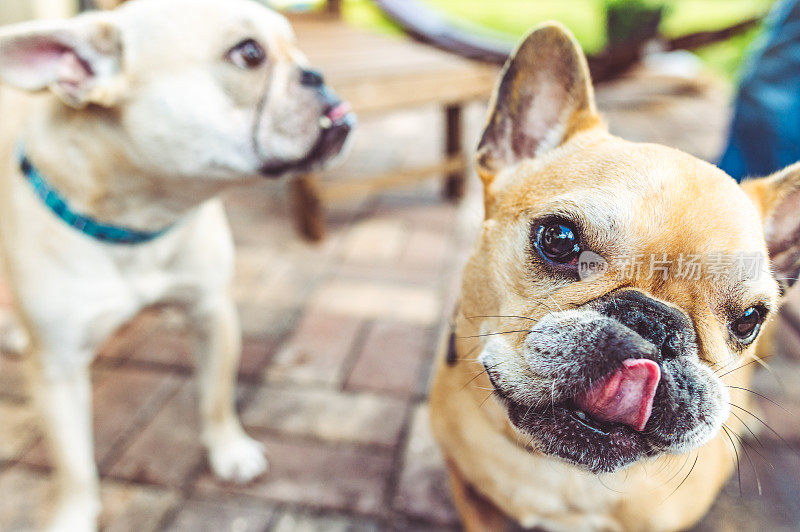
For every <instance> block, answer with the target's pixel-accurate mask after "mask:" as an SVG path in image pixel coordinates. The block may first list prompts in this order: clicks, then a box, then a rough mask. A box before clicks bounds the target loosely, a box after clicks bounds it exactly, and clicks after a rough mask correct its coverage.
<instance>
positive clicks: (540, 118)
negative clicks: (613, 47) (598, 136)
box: [477, 22, 599, 184]
mask: <svg viewBox="0 0 800 532" xmlns="http://www.w3.org/2000/svg"><path fill="white" fill-rule="evenodd" d="M598 122H599V117H598V116H597V112H596V110H595V106H594V93H593V91H592V83H591V79H590V76H589V68H588V66H587V64H586V58H585V57H584V55H583V52H582V51H581V49H580V46H579V45H578V43H577V42H576V41H575V38H574V37H573V36H572V34H571V33H570V32H569V30H567V29H566V28H565V27H564V26H562V25H561V24H558V23H555V22H548V23H546V24H544V25H542V26H539V27H538V28H536V29H535V30H534V31H532V32H531V33H530V34H528V36H527V37H525V39H524V40H523V41H522V43H521V44H520V45H519V47H518V48H517V50H516V51H515V52H514V53H513V54H512V55H511V57H510V58H509V59H508V61H507V62H506V65H505V68H504V69H503V74H502V78H501V80H500V84H499V85H498V86H497V89H496V90H495V94H494V97H493V100H492V103H491V111H490V112H489V120H488V122H487V124H486V128H485V129H484V131H483V137H482V138H481V141H480V144H479V145H478V155H477V161H478V171H479V173H480V175H481V178H482V179H483V180H484V182H490V181H491V180H492V179H493V177H494V175H495V174H496V173H497V172H499V171H500V170H502V169H503V168H504V167H506V166H508V165H511V164H514V163H516V162H519V161H521V160H523V159H530V158H534V157H536V156H538V155H541V154H542V153H544V152H545V151H547V150H549V149H552V148H555V147H556V146H558V145H560V144H561V143H562V142H564V141H565V140H567V139H568V138H569V137H570V136H571V135H572V134H574V133H575V132H577V131H580V130H582V129H585V128H588V127H591V126H593V125H596V124H597V123H598ZM487 184H488V183H487Z"/></svg>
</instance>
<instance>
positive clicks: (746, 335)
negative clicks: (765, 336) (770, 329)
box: [731, 305, 767, 344]
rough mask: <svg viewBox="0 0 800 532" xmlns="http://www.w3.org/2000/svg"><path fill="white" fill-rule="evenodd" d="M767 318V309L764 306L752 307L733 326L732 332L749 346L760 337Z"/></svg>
mask: <svg viewBox="0 0 800 532" xmlns="http://www.w3.org/2000/svg"><path fill="white" fill-rule="evenodd" d="M766 316H767V309H766V308H764V307H763V306H761V305H758V306H755V307H750V308H748V309H747V310H745V311H744V312H743V313H742V315H741V316H739V317H738V318H737V319H736V320H735V321H734V322H733V323H732V324H731V330H732V331H733V334H734V335H736V337H737V338H739V339H740V340H741V341H742V342H744V343H748V344H749V343H750V342H752V341H753V340H755V338H756V336H758V332H759V331H760V330H761V324H762V323H763V322H764V318H765V317H766Z"/></svg>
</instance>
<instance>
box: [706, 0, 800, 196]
mask: <svg viewBox="0 0 800 532" xmlns="http://www.w3.org/2000/svg"><path fill="white" fill-rule="evenodd" d="M798 160H800V0H781V1H779V2H778V3H777V4H776V5H775V7H774V8H773V10H772V12H771V13H770V15H769V17H768V18H767V21H766V27H765V30H764V32H763V34H762V35H761V36H760V38H759V40H758V41H757V42H756V46H755V48H754V51H753V53H752V54H751V55H750V57H749V58H748V60H747V62H746V64H745V66H744V69H743V75H742V80H741V84H740V87H739V90H738V93H737V96H736V101H735V104H734V115H733V121H732V123H731V128H730V132H729V135H728V144H727V147H726V149H725V151H724V153H723V155H722V158H721V159H720V162H719V166H720V167H721V168H722V169H723V170H725V171H726V172H728V173H729V174H730V175H731V176H733V177H734V178H735V179H736V180H737V181H741V180H742V179H743V178H745V177H748V176H762V175H767V174H770V173H772V172H774V171H776V170H779V169H781V168H783V167H784V166H787V165H789V164H792V163H794V162H796V161H798Z"/></svg>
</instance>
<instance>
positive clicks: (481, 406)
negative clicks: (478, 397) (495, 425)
mask: <svg viewBox="0 0 800 532" xmlns="http://www.w3.org/2000/svg"><path fill="white" fill-rule="evenodd" d="M494 393H495V390H491V391H490V393H489V394H488V395H487V396H486V397H485V398H484V399H483V401H481V404H480V405H478V410H480V409H481V408H483V405H484V404H485V403H486V401H488V400H489V398H490V397H491V396H493V395H494Z"/></svg>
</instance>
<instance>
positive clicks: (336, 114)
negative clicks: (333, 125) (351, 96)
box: [326, 102, 353, 122]
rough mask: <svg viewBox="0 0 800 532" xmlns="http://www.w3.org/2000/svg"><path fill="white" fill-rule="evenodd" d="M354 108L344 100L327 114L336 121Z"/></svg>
mask: <svg viewBox="0 0 800 532" xmlns="http://www.w3.org/2000/svg"><path fill="white" fill-rule="evenodd" d="M352 110H353V108H352V107H350V104H349V103H347V102H342V103H340V104H339V105H337V106H336V107H334V108H333V109H331V110H330V111H328V114H327V115H326V116H327V117H328V118H330V119H331V120H332V121H334V122H336V121H337V120H339V119H340V118H342V117H343V116H344V115H346V114H347V113H349V112H350V111H352Z"/></svg>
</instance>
